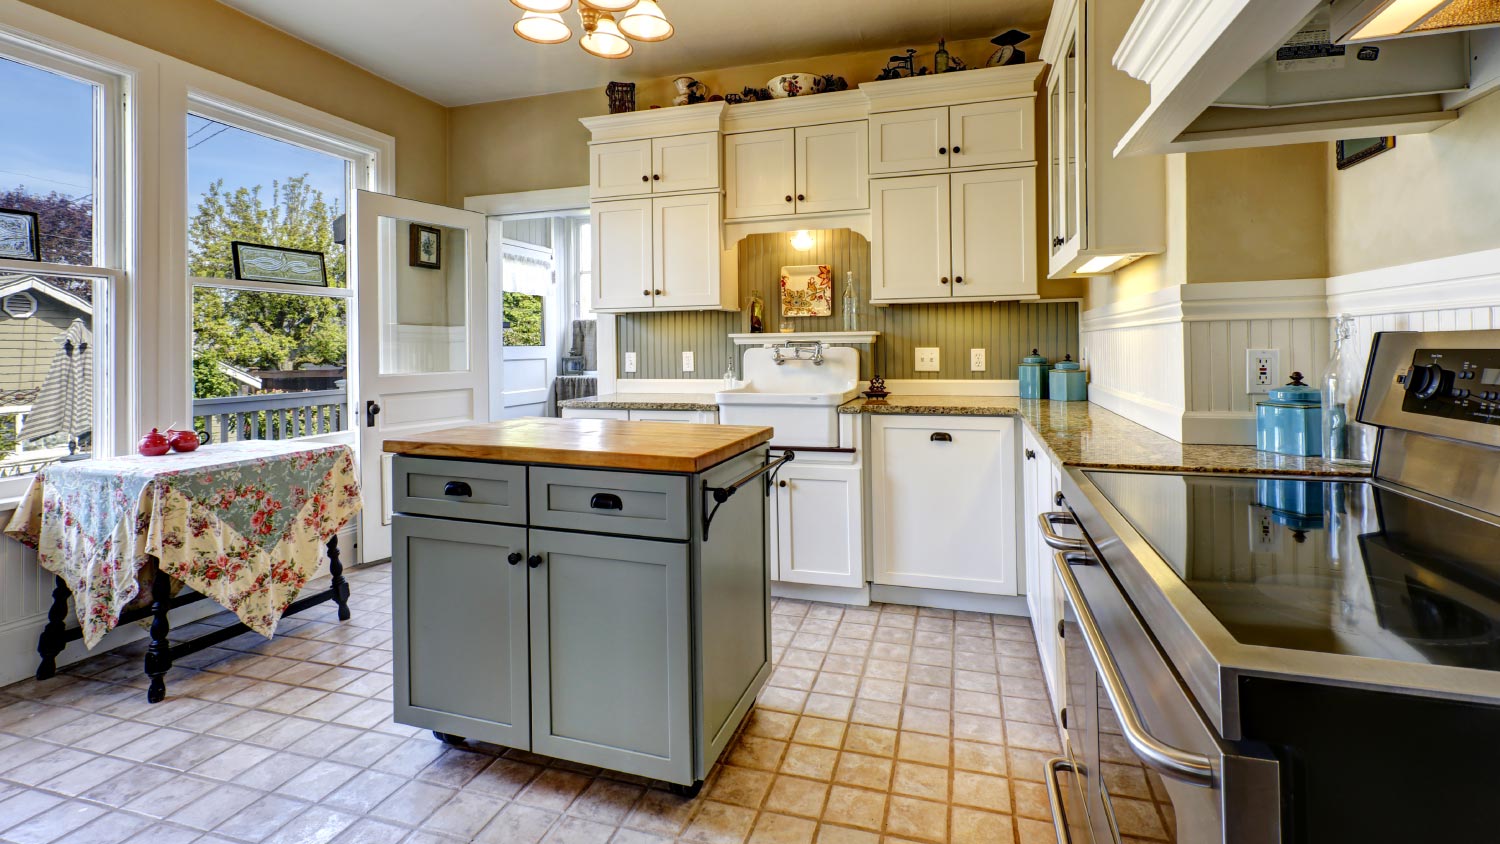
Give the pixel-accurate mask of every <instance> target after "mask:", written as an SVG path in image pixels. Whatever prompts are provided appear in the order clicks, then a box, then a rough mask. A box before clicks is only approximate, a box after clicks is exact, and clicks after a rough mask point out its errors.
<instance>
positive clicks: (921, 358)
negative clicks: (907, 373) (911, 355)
mask: <svg viewBox="0 0 1500 844" xmlns="http://www.w3.org/2000/svg"><path fill="white" fill-rule="evenodd" d="M915 369H916V371H917V372H937V371H938V349H937V347H936V346H918V347H917V365H916V367H915Z"/></svg>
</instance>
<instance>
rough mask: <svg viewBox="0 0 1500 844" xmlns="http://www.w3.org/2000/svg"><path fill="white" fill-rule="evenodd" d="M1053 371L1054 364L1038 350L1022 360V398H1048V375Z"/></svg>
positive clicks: (1032, 351)
mask: <svg viewBox="0 0 1500 844" xmlns="http://www.w3.org/2000/svg"><path fill="white" fill-rule="evenodd" d="M1051 371H1052V364H1050V363H1048V362H1047V358H1045V357H1044V356H1042V355H1041V354H1040V353H1039V352H1037V350H1036V349H1032V350H1031V354H1029V355H1027V356H1026V357H1024V358H1021V376H1020V377H1021V398H1023V399H1044V398H1046V397H1047V373H1049V372H1051Z"/></svg>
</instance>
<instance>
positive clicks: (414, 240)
mask: <svg viewBox="0 0 1500 844" xmlns="http://www.w3.org/2000/svg"><path fill="white" fill-rule="evenodd" d="M408 263H410V264H411V265H412V266H413V267H423V268H426V269H429V270H440V269H442V268H443V232H442V229H438V228H434V227H433V226H420V225H417V224H416V223H412V224H411V257H410V258H409V259H408Z"/></svg>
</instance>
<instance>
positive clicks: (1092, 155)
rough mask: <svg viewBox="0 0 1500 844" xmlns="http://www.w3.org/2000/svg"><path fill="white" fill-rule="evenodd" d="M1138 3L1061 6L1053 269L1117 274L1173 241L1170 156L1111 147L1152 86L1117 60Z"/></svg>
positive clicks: (1051, 41)
mask: <svg viewBox="0 0 1500 844" xmlns="http://www.w3.org/2000/svg"><path fill="white" fill-rule="evenodd" d="M1137 5H1139V4H1138V3H1136V2H1134V0H1129V1H1128V2H1113V0H1112V2H1100V0H1078V2H1075V3H1066V2H1060V3H1059V4H1058V6H1057V7H1056V8H1055V9H1054V11H1053V18H1052V20H1053V25H1054V26H1056V27H1057V30H1056V32H1055V33H1053V32H1051V31H1050V30H1049V34H1048V38H1047V42H1046V48H1047V49H1048V50H1051V51H1054V52H1052V53H1049V54H1048V55H1049V59H1048V61H1049V64H1050V65H1051V71H1050V73H1049V75H1048V77H1047V84H1046V98H1047V150H1046V153H1045V156H1044V158H1045V159H1046V162H1047V168H1048V176H1049V178H1048V180H1047V192H1048V200H1047V201H1048V209H1047V221H1048V231H1047V275H1048V277H1049V278H1064V277H1068V276H1076V275H1098V274H1102V273H1110V272H1114V271H1115V270H1117V269H1119V268H1120V267H1122V266H1124V265H1125V264H1128V263H1130V262H1131V261H1134V260H1135V259H1137V258H1140V257H1141V256H1143V255H1151V254H1155V253H1157V252H1161V251H1162V250H1163V249H1165V248H1166V213H1167V212H1166V164H1165V159H1164V158H1163V157H1162V156H1160V155H1143V156H1128V157H1124V158H1116V157H1115V155H1114V151H1113V149H1112V147H1111V144H1112V143H1113V139H1116V138H1118V137H1120V135H1121V134H1123V133H1124V132H1125V130H1126V129H1127V128H1129V126H1130V121H1131V120H1133V119H1134V117H1135V115H1137V114H1139V113H1140V111H1141V109H1142V108H1144V107H1145V104H1146V102H1147V98H1148V94H1149V92H1148V91H1147V89H1146V86H1144V85H1142V84H1141V83H1139V82H1136V81H1134V80H1132V79H1130V78H1129V77H1127V76H1126V75H1125V74H1123V73H1121V72H1120V71H1118V70H1115V69H1114V68H1112V67H1110V66H1109V51H1110V50H1112V49H1113V47H1114V45H1116V44H1118V43H1119V40H1120V38H1121V37H1122V36H1123V35H1124V32H1125V29H1126V27H1128V26H1129V24H1130V16H1131V15H1132V14H1133V12H1134V8H1135V7H1136V6H1137Z"/></svg>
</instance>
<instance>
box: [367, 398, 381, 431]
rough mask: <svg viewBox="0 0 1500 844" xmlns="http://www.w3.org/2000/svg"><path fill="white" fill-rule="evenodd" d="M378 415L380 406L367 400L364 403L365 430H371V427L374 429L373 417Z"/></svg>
mask: <svg viewBox="0 0 1500 844" xmlns="http://www.w3.org/2000/svg"><path fill="white" fill-rule="evenodd" d="M379 413H380V405H378V404H376V403H375V401H374V400H373V399H370V400H367V401H366V402H365V427H366V428H373V427H375V417H376V416H377V415H378V414H379Z"/></svg>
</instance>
